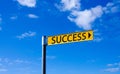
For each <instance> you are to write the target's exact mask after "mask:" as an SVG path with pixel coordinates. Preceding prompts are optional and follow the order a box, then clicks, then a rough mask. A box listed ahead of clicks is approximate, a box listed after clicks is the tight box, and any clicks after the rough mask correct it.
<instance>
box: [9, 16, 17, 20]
mask: <svg viewBox="0 0 120 74" xmlns="http://www.w3.org/2000/svg"><path fill="white" fill-rule="evenodd" d="M17 18H18V17H17V16H11V17H10V19H11V20H15V19H17Z"/></svg>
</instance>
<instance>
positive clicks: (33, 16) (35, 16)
mask: <svg viewBox="0 0 120 74" xmlns="http://www.w3.org/2000/svg"><path fill="white" fill-rule="evenodd" d="M28 17H29V18H39V17H38V16H37V15H35V14H28Z"/></svg>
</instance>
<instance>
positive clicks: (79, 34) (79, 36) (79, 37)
mask: <svg viewBox="0 0 120 74" xmlns="http://www.w3.org/2000/svg"><path fill="white" fill-rule="evenodd" d="M80 40H81V33H78V41H80Z"/></svg>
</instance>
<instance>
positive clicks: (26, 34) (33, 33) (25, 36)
mask: <svg viewBox="0 0 120 74" xmlns="http://www.w3.org/2000/svg"><path fill="white" fill-rule="evenodd" d="M35 35H36V32H31V31H29V32H25V33H23V34H21V35H19V36H16V37H17V38H19V39H24V38H28V37H33V36H35Z"/></svg>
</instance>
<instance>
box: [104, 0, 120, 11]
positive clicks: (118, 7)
mask: <svg viewBox="0 0 120 74" xmlns="http://www.w3.org/2000/svg"><path fill="white" fill-rule="evenodd" d="M104 11H105V13H116V12H120V1H119V0H116V1H114V2H109V3H107V4H106V7H104Z"/></svg>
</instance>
